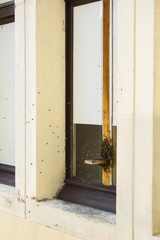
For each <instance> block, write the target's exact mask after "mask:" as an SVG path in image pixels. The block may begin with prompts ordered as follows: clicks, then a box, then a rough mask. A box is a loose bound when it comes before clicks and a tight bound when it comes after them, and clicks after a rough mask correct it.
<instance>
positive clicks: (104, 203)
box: [57, 0, 116, 213]
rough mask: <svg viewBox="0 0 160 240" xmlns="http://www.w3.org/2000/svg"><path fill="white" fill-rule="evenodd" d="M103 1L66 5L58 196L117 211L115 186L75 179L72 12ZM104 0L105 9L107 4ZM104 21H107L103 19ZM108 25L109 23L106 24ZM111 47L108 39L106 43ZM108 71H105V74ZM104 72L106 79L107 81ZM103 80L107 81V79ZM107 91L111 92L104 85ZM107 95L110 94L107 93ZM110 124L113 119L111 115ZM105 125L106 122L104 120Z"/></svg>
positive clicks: (74, 1) (75, 0)
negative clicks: (61, 164) (61, 162)
mask: <svg viewBox="0 0 160 240" xmlns="http://www.w3.org/2000/svg"><path fill="white" fill-rule="evenodd" d="M97 1H101V0H65V3H66V179H65V185H64V187H63V189H62V191H61V192H60V193H59V194H58V197H57V198H58V199H61V200H65V201H69V202H73V203H77V204H81V205H84V206H88V207H94V208H97V209H101V210H105V211H110V212H114V213H115V212H116V187H115V186H103V185H102V184H101V183H97V182H94V181H90V180H86V181H82V180H80V179H79V178H76V177H73V176H72V169H73V9H74V7H76V6H80V5H84V4H88V3H93V2H97ZM106 1H108V2H109V0H103V6H104V4H106ZM103 22H104V20H103ZM105 24H106V23H105ZM107 44H109V39H108V41H107ZM105 54H106V57H105V60H103V68H104V65H105V67H106V65H107V64H108V65H107V69H106V70H107V71H108V70H109V55H108V54H109V52H107V49H106V50H105ZM105 72H106V71H105ZM106 74H108V73H105V74H104V73H103V75H104V76H103V79H104V78H106V77H107V78H108V77H109V76H108V75H106ZM103 81H105V82H106V79H104V80H103ZM107 84H108V83H107ZM105 90H106V91H109V89H108V88H107V85H106V84H105ZM107 94H108V93H107ZM107 96H108V97H107V98H106V95H105V96H103V98H104V97H105V106H103V112H104V111H105V115H106V108H107V112H108V113H109V95H107ZM108 120H109V121H110V117H109V116H108ZM108 120H107V125H105V127H104V129H105V130H103V137H104V136H106V134H105V132H107V133H108V128H109V127H110V124H108ZM103 121H105V122H106V119H104V118H103Z"/></svg>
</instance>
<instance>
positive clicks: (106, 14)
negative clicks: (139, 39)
mask: <svg viewBox="0 0 160 240" xmlns="http://www.w3.org/2000/svg"><path fill="white" fill-rule="evenodd" d="M105 138H110V0H103V140H104V139H105ZM102 171H103V174H102V177H103V184H104V185H107V186H110V185H112V168H111V166H110V167H109V169H107V171H106V170H105V168H104V167H103V170H102Z"/></svg>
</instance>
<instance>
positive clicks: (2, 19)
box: [0, 1, 15, 187]
mask: <svg viewBox="0 0 160 240" xmlns="http://www.w3.org/2000/svg"><path fill="white" fill-rule="evenodd" d="M12 22H15V6H14V1H10V2H7V3H3V4H0V26H1V25H4V24H8V23H12ZM0 183H2V184H6V185H9V186H13V187H15V166H10V165H7V164H0Z"/></svg>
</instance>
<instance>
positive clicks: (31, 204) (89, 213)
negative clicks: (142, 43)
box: [27, 199, 116, 240]
mask: <svg viewBox="0 0 160 240" xmlns="http://www.w3.org/2000/svg"><path fill="white" fill-rule="evenodd" d="M27 206H28V207H27V219H28V220H31V221H34V222H37V223H39V224H42V225H44V226H47V227H50V228H53V229H56V230H60V231H63V232H66V233H69V234H71V235H74V236H77V237H81V238H84V239H92V240H96V239H103V238H104V236H106V234H107V235H110V234H111V235H112V236H113V235H114V234H115V226H116V225H115V223H116V214H114V213H110V212H104V211H102V210H97V209H93V208H90V207H84V206H81V205H78V204H74V203H68V202H65V201H62V200H57V199H56V200H48V201H42V202H36V201H35V200H31V199H30V200H29V199H28V200H27ZM73 226H74V228H73Z"/></svg>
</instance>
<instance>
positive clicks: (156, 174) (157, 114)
mask: <svg viewBox="0 0 160 240" xmlns="http://www.w3.org/2000/svg"><path fill="white" fill-rule="evenodd" d="M154 9H155V15H154V16H155V19H154V20H155V22H154V111H153V196H152V200H153V206H152V211H153V212H152V214H153V215H152V228H153V229H152V231H153V234H160V204H159V203H160V191H159V183H160V27H159V23H160V1H159V0H155V6H154Z"/></svg>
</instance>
